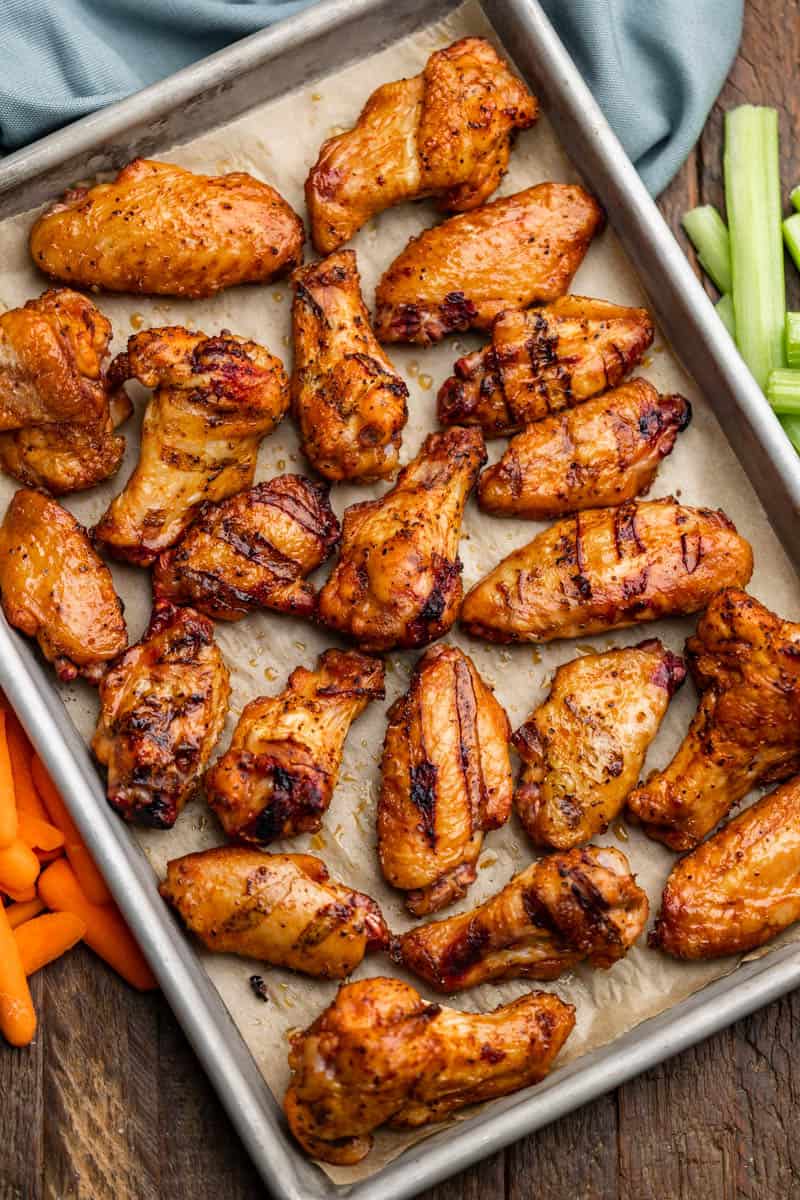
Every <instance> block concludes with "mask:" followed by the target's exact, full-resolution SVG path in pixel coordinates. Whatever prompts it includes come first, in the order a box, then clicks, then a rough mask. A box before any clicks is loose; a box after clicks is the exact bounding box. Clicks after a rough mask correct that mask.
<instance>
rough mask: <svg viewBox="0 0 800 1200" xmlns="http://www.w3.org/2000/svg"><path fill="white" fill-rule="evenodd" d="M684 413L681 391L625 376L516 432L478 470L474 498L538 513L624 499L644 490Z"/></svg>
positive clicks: (523, 513) (506, 511) (513, 511)
mask: <svg viewBox="0 0 800 1200" xmlns="http://www.w3.org/2000/svg"><path fill="white" fill-rule="evenodd" d="M690 418H691V408H690V406H689V402H688V400H684V398H683V396H677V395H674V396H668V395H660V394H659V393H658V392H657V391H656V389H655V388H654V387H653V386H652V384H650V383H647V381H646V380H644V379H632V380H631V382H630V383H625V384H623V385H622V387H619V388H616V389H615V390H614V391H613V392H606V394H605V395H604V396H597V397H596V398H595V399H594V400H588V401H587V402H586V403H585V404H582V405H581V406H580V408H575V409H572V410H571V411H569V412H563V413H561V414H560V415H558V416H554V417H548V418H546V419H545V420H544V421H538V422H537V423H536V424H535V425H529V426H528V428H527V429H524V430H523V432H522V433H518V434H517V436H516V437H515V438H512V439H511V443H510V444H509V447H508V449H507V450H506V452H505V454H504V455H503V456H502V458H501V459H500V460H499V461H498V462H496V463H494V465H493V466H491V467H487V468H486V470H485V471H484V472H483V473H482V475H481V477H480V479H479V481H478V504H479V505H480V507H481V508H482V509H483V510H484V512H489V513H494V514H495V515H496V516H507V517H531V518H533V519H534V520H538V519H541V518H542V517H553V516H558V515H559V514H561V513H569V512H578V511H580V510H581V509H584V508H598V507H602V506H605V505H614V504H621V503H623V502H624V501H625V500H632V499H633V498H634V497H635V496H639V495H641V494H642V492H646V491H647V490H648V488H649V487H650V485H651V484H652V482H653V480H654V479H655V476H656V471H657V470H658V467H659V463H660V462H661V460H662V458H666V456H667V455H668V454H670V453H671V452H672V449H673V447H674V445H675V441H676V438H677V436H678V434H679V433H680V432H681V431H682V430H684V429H685V428H686V426H687V425H688V424H689V420H690Z"/></svg>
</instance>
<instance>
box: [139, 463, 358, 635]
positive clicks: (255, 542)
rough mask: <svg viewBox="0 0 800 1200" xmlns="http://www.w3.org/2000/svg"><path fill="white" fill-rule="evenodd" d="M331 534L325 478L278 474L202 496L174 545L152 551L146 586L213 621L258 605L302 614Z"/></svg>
mask: <svg viewBox="0 0 800 1200" xmlns="http://www.w3.org/2000/svg"><path fill="white" fill-rule="evenodd" d="M338 540H339V522H338V521H337V519H336V515H335V513H334V511H333V509H332V508H331V506H330V502H329V500H328V488H327V486H326V485H325V484H321V483H312V482H311V480H310V479H304V478H303V476H302V475H279V476H278V477H277V478H275V479H270V480H269V482H267V483H257V484H256V485H255V487H252V488H250V490H249V491H247V492H239V494H238V495H237V496H231V497H230V498H229V499H228V500H223V501H222V502H221V503H219V504H205V505H203V507H202V508H201V509H200V512H199V514H198V516H197V519H196V520H195V521H194V522H193V524H191V525H190V526H189V528H188V529H187V531H186V533H185V534H184V535H183V537H182V538H181V540H180V541H179V542H178V544H177V546H174V547H173V548H172V549H171V550H166V551H164V553H163V554H160V555H159V556H158V558H157V559H156V562H155V567H154V570H153V591H154V593H155V594H156V595H157V596H165V597H166V598H167V599H168V600H172V602H173V603H175V604H191V605H192V607H193V608H197V609H199V610H200V612H204V613H207V614H208V616H209V617H215V618H216V619H217V620H218V621H238V620H239V618H240V617H243V616H245V615H246V614H247V613H249V612H252V611H253V610H254V609H258V608H271V609H274V610H275V611H276V612H289V613H293V614H295V615H296V616H304V617H310V616H311V615H312V613H313V612H314V610H315V608H316V603H317V594H316V592H315V590H314V588H313V587H312V586H311V584H310V583H306V581H305V579H306V576H307V575H310V574H311V572H312V571H314V570H315V569H316V568H317V567H318V566H319V565H320V563H322V562H324V561H325V559H326V558H327V557H328V555H329V554H330V553H331V550H332V549H333V547H334V546H335V545H336V543H337V541H338Z"/></svg>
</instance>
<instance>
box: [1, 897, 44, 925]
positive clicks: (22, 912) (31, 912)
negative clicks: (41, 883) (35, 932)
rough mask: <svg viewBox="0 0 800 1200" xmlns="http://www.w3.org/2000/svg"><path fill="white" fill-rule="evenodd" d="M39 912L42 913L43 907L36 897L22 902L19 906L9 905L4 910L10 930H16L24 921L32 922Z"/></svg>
mask: <svg viewBox="0 0 800 1200" xmlns="http://www.w3.org/2000/svg"><path fill="white" fill-rule="evenodd" d="M40 912H44V905H43V904H42V902H41V900H40V899H39V897H38V896H36V897H35V898H34V899H33V900H23V901H22V903H19V904H9V906H8V908H7V909H6V916H7V917H8V923H9V925H10V926H11V928H12V929H16V928H17V926H18V925H22V924H23V923H24V922H25V921H32V920H33V918H34V917H38V915H39V913H40Z"/></svg>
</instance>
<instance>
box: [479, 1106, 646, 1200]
mask: <svg viewBox="0 0 800 1200" xmlns="http://www.w3.org/2000/svg"><path fill="white" fill-rule="evenodd" d="M617 1139H618V1127H617V1102H616V1097H615V1096H614V1095H613V1094H612V1095H609V1096H602V1097H601V1098H600V1099H599V1100H596V1101H595V1102H594V1103H593V1104H589V1105H587V1106H586V1107H585V1108H581V1109H578V1111H577V1112H574V1113H570V1115H569V1116H568V1117H564V1119H563V1120H561V1121H556V1122H555V1123H554V1124H553V1125H548V1126H547V1127H546V1128H545V1129H542V1130H540V1131H539V1133H537V1134H535V1135H534V1136H532V1137H529V1138H525V1139H524V1140H523V1141H521V1142H517V1143H516V1144H515V1145H513V1146H510V1147H509V1148H508V1150H507V1151H506V1200H530V1197H532V1196H537V1197H540V1196H541V1197H553V1200H556V1197H562V1196H563V1197H567V1196H568V1197H570V1200H617V1197H618V1196H620V1195H621V1194H622V1193H620V1192H619V1190H618V1159H617ZM488 1195H489V1196H494V1193H488ZM499 1196H500V1193H499V1192H498V1193H497V1197H498V1200H499Z"/></svg>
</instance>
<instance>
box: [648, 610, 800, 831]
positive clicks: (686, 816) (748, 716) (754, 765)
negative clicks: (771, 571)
mask: <svg viewBox="0 0 800 1200" xmlns="http://www.w3.org/2000/svg"><path fill="white" fill-rule="evenodd" d="M686 654H687V658H688V662H689V668H690V670H691V672H692V675H693V677H694V680H695V683H696V684H697V687H698V689H699V691H700V693H701V696H700V703H699V705H698V707H697V711H696V713H695V715H694V717H693V719H692V723H691V725H690V726H689V730H688V733H687V734H686V737H685V738H684V740H683V742H682V744H681V746H680V747H679V749H678V751H677V753H676V755H675V757H674V758H673V760H672V762H671V763H670V764H669V765H668V766H667V767H665V768H664V770H663V771H656V772H653V774H652V775H651V776H650V777H649V779H648V780H647V781H646V782H645V783H644V784H643V785H642V786H641V787H638V788H637V789H636V790H635V791H634V792H633V793H632V794H631V796H630V797H629V799H628V808H629V810H630V812H631V813H632V814H633V815H634V817H635V818H637V819H638V820H639V821H641V822H642V824H643V825H644V828H645V832H646V833H648V834H649V835H650V837H653V838H656V839H657V840H658V841H660V842H665V843H666V845H668V846H671V847H672V849H673V850H690V849H691V848H692V847H693V846H696V845H697V843H698V842H699V841H701V840H702V839H703V838H704V837H705V836H706V834H707V833H710V832H711V830H712V829H713V828H714V826H715V825H716V824H717V822H718V821H720V820H722V818H723V817H724V816H725V815H726V813H727V812H728V811H729V810H730V809H731V807H732V806H733V805H734V804H736V803H737V801H739V800H741V799H742V798H743V797H744V796H746V795H747V793H748V792H749V791H750V789H751V788H753V787H756V786H757V785H758V784H765V783H778V782H779V781H780V780H782V779H788V778H789V776H791V775H794V774H795V773H796V772H797V771H800V624H794V623H793V622H791V621H783V620H781V618H780V617H777V616H775V614H774V613H772V612H770V611H769V609H768V608H765V607H764V605H763V604H759V602H758V600H755V599H754V598H753V597H752V596H748V595H747V593H746V592H742V591H739V590H738V589H737V588H731V589H729V590H727V591H724V592H721V593H720V594H719V595H718V596H715V597H714V599H713V600H712V601H711V603H710V604H709V606H708V608H707V610H706V612H705V613H704V614H703V616H702V617H701V618H700V621H699V622H698V625H697V633H696V634H695V635H694V637H691V638H689V640H688V641H687V643H686Z"/></svg>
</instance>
